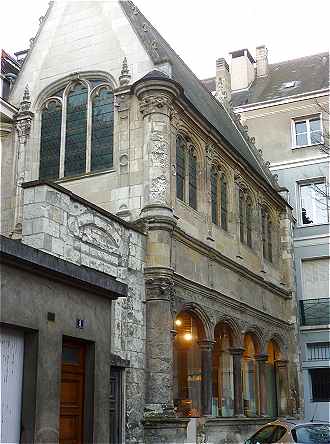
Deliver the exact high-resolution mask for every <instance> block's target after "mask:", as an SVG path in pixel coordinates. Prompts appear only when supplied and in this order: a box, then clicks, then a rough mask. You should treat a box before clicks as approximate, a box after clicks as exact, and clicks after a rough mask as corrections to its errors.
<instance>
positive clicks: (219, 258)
mask: <svg viewBox="0 0 330 444" xmlns="http://www.w3.org/2000/svg"><path fill="white" fill-rule="evenodd" d="M173 235H174V238H175V239H176V240H178V241H180V242H182V243H183V244H185V245H187V246H189V247H190V248H192V249H193V250H195V251H198V252H199V253H201V254H203V255H204V256H207V257H209V258H210V259H213V260H214V261H216V262H218V263H219V264H221V265H223V266H225V267H226V268H229V269H230V270H232V271H234V272H236V273H238V274H240V275H241V276H243V277H245V278H247V279H250V280H251V281H253V282H255V283H256V284H258V285H260V286H262V287H264V288H266V289H267V290H269V291H271V292H273V293H276V294H277V295H279V296H281V297H283V298H284V299H290V298H291V296H292V291H291V290H286V289H285V288H281V287H280V286H277V285H275V284H273V283H272V282H269V281H266V280H265V279H264V278H263V277H262V276H259V275H258V274H256V273H254V272H253V271H251V270H249V269H248V268H246V267H244V266H242V265H240V264H238V263H236V262H235V261H233V260H232V259H230V258H228V257H226V256H224V255H223V254H221V253H220V252H219V251H217V250H216V249H214V248H213V247H210V246H209V245H207V244H205V243H204V242H202V241H200V240H198V239H196V238H194V237H192V236H190V235H188V234H186V233H185V232H184V231H182V230H181V229H180V228H178V227H176V228H175V229H174V234H173Z"/></svg>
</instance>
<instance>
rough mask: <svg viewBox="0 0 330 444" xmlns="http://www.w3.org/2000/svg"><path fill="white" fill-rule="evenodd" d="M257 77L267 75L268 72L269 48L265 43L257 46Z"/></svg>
mask: <svg viewBox="0 0 330 444" xmlns="http://www.w3.org/2000/svg"><path fill="white" fill-rule="evenodd" d="M256 61H257V62H256V65H257V77H265V76H267V74H268V49H267V48H266V46H265V45H261V46H257V48H256Z"/></svg>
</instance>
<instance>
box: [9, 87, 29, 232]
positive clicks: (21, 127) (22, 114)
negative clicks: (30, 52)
mask: <svg viewBox="0 0 330 444" xmlns="http://www.w3.org/2000/svg"><path fill="white" fill-rule="evenodd" d="M30 107H31V100H30V92H29V88H28V85H26V87H25V90H24V95H23V99H22V101H21V103H20V107H19V111H18V113H17V114H16V115H15V117H14V125H15V129H16V133H17V139H18V144H17V149H16V152H17V158H16V202H15V221H14V230H13V232H12V237H13V238H20V237H21V234H22V194H23V193H22V183H23V182H25V170H26V144H27V141H28V138H29V136H30V132H31V126H32V120H33V116H34V114H33V113H32V112H31V111H30Z"/></svg>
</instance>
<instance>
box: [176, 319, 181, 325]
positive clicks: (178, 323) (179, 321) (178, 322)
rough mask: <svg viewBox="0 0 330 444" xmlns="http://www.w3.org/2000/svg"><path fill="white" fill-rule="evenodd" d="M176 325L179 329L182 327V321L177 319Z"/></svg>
mask: <svg viewBox="0 0 330 444" xmlns="http://www.w3.org/2000/svg"><path fill="white" fill-rule="evenodd" d="M175 325H177V326H178V327H180V325H182V321H181V319H176V321H175Z"/></svg>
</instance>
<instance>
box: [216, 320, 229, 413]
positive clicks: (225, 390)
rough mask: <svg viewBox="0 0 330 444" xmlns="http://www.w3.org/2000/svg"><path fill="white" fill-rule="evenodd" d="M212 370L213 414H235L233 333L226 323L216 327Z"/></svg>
mask: <svg viewBox="0 0 330 444" xmlns="http://www.w3.org/2000/svg"><path fill="white" fill-rule="evenodd" d="M215 341H216V343H215V345H214V349H213V372H212V416H224V417H226V416H233V415H234V376H233V357H232V354H231V353H230V348H231V347H232V335H231V331H230V329H229V328H228V327H227V326H225V325H218V326H217V327H216V329H215Z"/></svg>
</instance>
